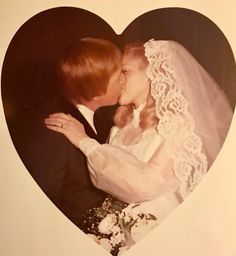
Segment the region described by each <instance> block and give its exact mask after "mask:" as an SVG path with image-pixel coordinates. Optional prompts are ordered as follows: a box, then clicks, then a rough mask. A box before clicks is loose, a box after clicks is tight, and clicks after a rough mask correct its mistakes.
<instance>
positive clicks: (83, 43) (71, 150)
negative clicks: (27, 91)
mask: <svg viewBox="0 0 236 256" xmlns="http://www.w3.org/2000/svg"><path fill="white" fill-rule="evenodd" d="M120 61H121V53H120V51H119V50H118V48H117V47H116V46H115V45H113V44H112V43H110V42H108V41H106V40H102V39H95V38H83V39H80V40H78V41H76V42H74V43H73V44H71V45H70V47H68V49H67V50H66V51H65V53H64V56H63V57H62V58H61V61H60V63H59V79H60V83H59V85H60V91H61V92H62V94H63V95H64V96H65V97H66V98H67V99H68V104H66V106H65V105H64V106H63V107H59V108H58V109H54V110H53V112H55V111H57V112H65V113H68V114H70V115H72V116H73V117H75V118H77V119H78V120H79V121H80V122H81V123H82V124H83V125H84V127H85V131H86V133H87V134H88V136H90V137H92V138H94V139H96V140H97V141H99V142H100V143H104V142H105V140H106V138H107V136H108V134H109V130H110V128H111V126H112V121H111V120H112V118H109V116H108V115H106V114H104V112H102V111H100V110H98V108H100V107H103V106H108V105H114V104H116V103H117V101H118V97H119V94H120V87H121V83H122V82H123V81H122V80H123V77H122V76H121V67H120V66H121V63H120ZM96 110H98V111H96ZM95 111H96V112H97V113H96V114H97V117H98V119H99V120H98V122H97V123H95V124H94V123H93V116H94V112H95ZM110 117H111V116H110ZM42 125H43V126H42V127H41V129H37V136H35V137H34V138H33V140H32V142H31V143H30V147H29V150H28V151H27V158H26V161H25V163H26V166H27V167H28V168H29V171H30V172H31V174H32V176H33V177H34V179H35V180H36V181H37V183H38V184H39V186H40V187H41V188H42V190H43V191H44V192H45V193H46V194H47V196H48V197H49V198H50V199H51V200H52V201H53V202H54V204H55V205H56V206H57V207H58V208H59V209H60V210H61V211H62V212H63V213H64V214H65V215H66V216H67V217H68V218H69V219H70V220H71V221H72V222H73V223H74V224H76V225H77V226H78V227H81V221H82V215H83V213H85V211H86V210H87V209H90V208H93V207H96V206H98V205H100V204H101V203H102V202H103V200H104V199H105V197H106V194H105V193H104V192H102V191H100V190H98V189H97V188H95V187H94V186H93V185H92V183H91V181H90V177H89V174H88V170H87V163H86V158H85V157H84V155H83V153H82V152H81V151H80V150H78V149H77V148H75V147H74V146H73V145H72V144H71V143H70V142H69V141H68V140H67V139H66V137H64V136H63V135H61V134H58V133H55V132H53V131H50V130H48V129H47V128H46V127H45V126H44V124H42ZM59 125H61V126H62V125H63V124H59ZM36 137H37V138H36Z"/></svg>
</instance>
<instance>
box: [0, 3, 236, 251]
mask: <svg viewBox="0 0 236 256" xmlns="http://www.w3.org/2000/svg"><path fill="white" fill-rule="evenodd" d="M235 83H236V67H235V61H234V57H233V53H232V50H231V48H230V45H229V43H228V41H227V39H226V38H225V36H224V34H223V33H222V31H221V30H220V29H219V28H218V27H217V26H216V25H215V24H214V23H213V22H212V21H210V20H209V19H208V18H207V17H205V16H203V15H201V14H199V13H197V12H194V11H191V10H188V9H183V8H164V9H157V10H154V11H151V12H148V13H145V14H143V15H142V16H140V17H138V18H137V19H135V20H134V21H133V22H132V23H131V24H130V25H129V26H128V27H127V28H126V29H125V30H124V32H123V33H122V34H121V35H117V34H115V32H114V31H113V30H112V28H111V27H110V26H109V25H108V24H107V23H106V22H105V21H104V20H102V19H101V18H100V17H98V16H96V15H95V14H93V13H90V12H88V11H85V10H82V9H79V8H73V7H59V8H54V9H50V10H46V11H44V12H41V13H39V14H37V15H36V16H34V17H32V18H31V19H30V20H28V21H27V22H26V23H25V24H24V25H23V26H22V27H21V28H20V29H19V30H18V31H17V33H16V34H15V36H14V37H13V39H12V41H11V43H10V45H9V47H8V50H7V53H6V56H5V59H4V64H3V70H2V99H3V106H4V111H5V116H6V120H7V125H8V128H9V131H10V134H11V138H12V141H13V143H14V146H15V148H16V150H17V152H18V154H19V156H20V158H21V159H22V161H23V163H24V164H25V166H26V168H27V169H28V171H29V173H30V174H31V175H32V177H33V178H34V179H35V181H36V182H37V184H38V185H39V186H40V187H41V189H42V191H44V193H45V194H46V195H47V196H48V198H49V199H50V200H51V201H52V202H53V203H54V204H55V205H56V206H57V207H58V209H59V210H60V211H62V212H63V213H64V214H65V216H67V218H69V219H70V220H71V221H72V222H73V223H74V224H75V225H76V226H77V227H78V228H79V229H81V230H82V231H83V232H84V233H85V234H87V235H88V236H89V237H90V238H91V239H93V240H94V241H95V242H96V243H98V244H99V245H101V246H102V247H104V248H105V249H106V250H108V251H109V252H110V253H111V254H112V255H121V254H122V253H123V252H124V251H127V250H128V249H129V248H130V247H132V246H133V245H134V244H135V243H137V242H138V241H140V239H142V238H143V237H144V236H145V235H146V234H148V233H149V232H150V231H151V230H153V229H154V228H158V225H160V223H161V222H162V221H163V220H164V219H165V218H166V217H167V216H168V215H169V214H170V213H171V212H172V211H173V210H174V209H176V207H177V206H178V205H179V204H180V203H182V202H183V201H184V200H185V198H186V197H187V196H188V195H189V194H190V193H191V192H192V191H193V190H194V189H195V188H196V186H197V185H198V184H199V183H200V182H201V180H202V179H203V178H204V176H205V175H206V174H207V172H208V170H209V168H210V166H211V165H212V163H213V162H214V160H215V158H216V156H217V155H218V153H219V151H220V149H221V147H222V145H223V143H224V140H225V138H226V136H227V132H228V129H229V127H230V123H231V119H232V115H233V108H234V104H235V101H236V91H235V88H234V87H233V85H234V84H235Z"/></svg>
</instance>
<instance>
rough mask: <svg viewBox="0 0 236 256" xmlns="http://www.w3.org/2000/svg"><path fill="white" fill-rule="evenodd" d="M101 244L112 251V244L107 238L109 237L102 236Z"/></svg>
mask: <svg viewBox="0 0 236 256" xmlns="http://www.w3.org/2000/svg"><path fill="white" fill-rule="evenodd" d="M99 244H100V245H101V246H102V247H103V248H104V249H106V250H107V251H108V252H111V250H112V245H111V243H110V241H109V239H107V238H101V239H100V240H99Z"/></svg>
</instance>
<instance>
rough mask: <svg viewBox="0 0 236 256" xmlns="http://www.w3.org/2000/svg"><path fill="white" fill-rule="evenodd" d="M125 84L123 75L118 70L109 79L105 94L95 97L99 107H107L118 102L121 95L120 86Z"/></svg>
mask: <svg viewBox="0 0 236 256" xmlns="http://www.w3.org/2000/svg"><path fill="white" fill-rule="evenodd" d="M124 82H125V78H124V74H123V73H122V72H121V68H119V69H118V70H117V71H116V72H115V73H114V74H113V75H112V76H111V78H110V80H109V83H108V86H107V90H106V93H105V94H103V95H101V96H98V97H96V98H97V102H99V105H100V106H101V107H102V106H109V105H114V104H116V103H117V102H118V99H119V97H120V93H121V86H122V84H123V83H124Z"/></svg>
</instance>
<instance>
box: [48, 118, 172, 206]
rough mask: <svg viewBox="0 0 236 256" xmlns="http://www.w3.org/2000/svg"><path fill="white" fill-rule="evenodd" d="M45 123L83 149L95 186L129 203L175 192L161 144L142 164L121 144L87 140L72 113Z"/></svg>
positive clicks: (167, 159)
mask: <svg viewBox="0 0 236 256" xmlns="http://www.w3.org/2000/svg"><path fill="white" fill-rule="evenodd" d="M45 124H46V126H47V127H48V128H49V129H52V130H54V131H57V132H60V133H63V134H64V135H65V136H66V137H67V138H68V139H69V140H70V141H71V142H72V143H73V144H74V145H75V146H76V147H78V148H80V149H81V150H82V151H83V152H84V154H85V155H86V156H87V160H88V167H89V171H90V177H91V179H92V182H93V184H94V185H95V186H96V187H98V188H100V189H102V190H104V191H106V192H108V193H110V194H112V195H114V196H116V197H118V198H120V199H121V200H123V201H125V202H128V203H130V202H141V201H147V200H151V199H153V198H157V197H158V196H161V195H163V194H165V193H169V192H171V193H174V189H175V188H176V186H177V185H176V184H177V182H176V178H175V176H174V174H173V170H172V166H173V160H172V159H171V158H170V157H169V156H168V154H167V152H166V150H165V147H164V145H163V144H162V143H161V144H160V143H159V144H157V145H156V147H155V149H153V151H154V154H153V156H152V158H151V160H150V161H149V162H147V163H145V162H142V161H140V160H138V159H137V158H136V157H135V156H134V155H132V154H130V153H129V152H127V151H125V150H123V149H122V148H120V147H116V146H113V145H109V144H103V145H101V144H99V143H98V142H97V141H96V140H93V139H90V138H89V137H88V136H87V135H86V134H85V132H84V129H83V126H82V125H81V124H80V123H79V122H78V121H77V120H76V119H75V118H73V117H71V116H68V115H65V114H53V115H51V116H50V118H48V119H45ZM62 124H63V125H62Z"/></svg>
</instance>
